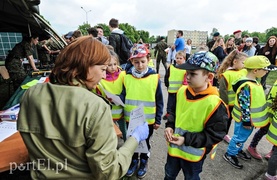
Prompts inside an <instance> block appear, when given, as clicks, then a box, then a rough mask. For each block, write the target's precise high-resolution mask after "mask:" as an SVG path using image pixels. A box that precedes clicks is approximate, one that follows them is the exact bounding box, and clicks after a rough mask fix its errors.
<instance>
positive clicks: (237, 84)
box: [232, 79, 256, 92]
mask: <svg viewBox="0 0 277 180" xmlns="http://www.w3.org/2000/svg"><path fill="white" fill-rule="evenodd" d="M247 81H251V82H254V83H256V81H254V80H251V79H239V80H238V81H236V82H234V83H233V85H232V88H233V91H234V92H237V90H238V88H239V87H240V86H241V85H242V84H243V83H245V82H247Z"/></svg>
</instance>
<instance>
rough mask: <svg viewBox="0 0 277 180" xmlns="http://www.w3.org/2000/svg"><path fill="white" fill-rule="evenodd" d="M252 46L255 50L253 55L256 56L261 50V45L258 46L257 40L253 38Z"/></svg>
mask: <svg viewBox="0 0 277 180" xmlns="http://www.w3.org/2000/svg"><path fill="white" fill-rule="evenodd" d="M253 46H254V47H255V48H256V51H255V55H257V54H258V53H259V51H260V49H261V45H260V44H259V38H258V37H256V36H255V37H253Z"/></svg>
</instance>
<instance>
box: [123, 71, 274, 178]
mask: <svg viewBox="0 0 277 180" xmlns="http://www.w3.org/2000/svg"><path fill="white" fill-rule="evenodd" d="M164 72H165V71H164V68H163V67H162V66H160V75H161V81H162V82H163V77H164ZM163 93H164V102H165V104H166V102H167V92H166V87H165V86H164V84H163ZM199 111H200V112H201V109H199ZM164 112H165V111H164ZM164 123H165V121H163V122H162V125H161V127H160V128H159V129H158V130H157V131H155V132H154V134H153V138H152V140H151V144H152V150H151V157H150V160H149V170H148V174H147V175H146V177H145V178H144V179H145V180H161V179H163V178H164V165H165V162H166V156H167V146H166V141H165V139H164V137H163V135H164V133H163V132H164V129H165V128H164V127H165V126H164ZM256 131H257V129H255V130H254V131H253V133H252V134H251V137H250V138H249V139H248V141H247V142H246V143H245V146H244V149H245V148H247V147H248V145H249V144H250V141H251V140H252V137H253V135H254V133H255V132H256ZM232 134H233V124H232V126H231V128H230V131H229V135H230V136H232ZM271 147H272V146H271V144H270V143H269V142H268V141H267V140H266V139H265V138H263V139H262V140H261V142H260V143H259V145H258V147H257V149H258V151H259V152H260V153H261V154H262V155H265V154H267V153H268V152H269V151H270V150H271ZM226 149H227V144H226V143H225V142H223V141H222V142H221V143H220V144H219V147H218V150H217V154H216V157H215V159H214V160H211V159H210V158H209V157H207V158H206V161H205V163H204V167H203V172H202V173H201V175H200V176H201V179H203V180H223V179H224V180H261V179H263V176H264V173H265V172H266V169H267V161H266V160H265V159H264V160H262V161H259V160H256V159H253V158H252V160H251V161H243V160H240V162H241V163H242V164H243V166H244V167H243V169H236V168H234V167H232V166H231V165H229V164H228V163H227V162H226V161H225V160H224V159H223V158H222V156H223V154H224V153H225V152H226ZM126 179H131V180H134V179H137V178H136V177H135V176H134V177H132V178H126ZM182 179H184V176H183V174H182V172H180V173H179V176H178V178H177V180H182Z"/></svg>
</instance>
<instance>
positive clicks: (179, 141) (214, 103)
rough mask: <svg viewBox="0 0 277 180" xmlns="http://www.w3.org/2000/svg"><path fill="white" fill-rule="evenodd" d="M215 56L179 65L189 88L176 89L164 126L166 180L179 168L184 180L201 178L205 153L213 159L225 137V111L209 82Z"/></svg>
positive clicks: (199, 54)
mask: <svg viewBox="0 0 277 180" xmlns="http://www.w3.org/2000/svg"><path fill="white" fill-rule="evenodd" d="M214 57H215V56H214V55H212V53H211V52H207V51H200V52H197V53H195V54H193V55H192V56H191V57H190V58H189V59H188V60H187V61H186V63H185V64H184V65H183V66H182V67H183V68H184V69H185V70H186V74H187V75H186V79H187V83H188V86H185V85H183V86H181V87H180V88H179V90H178V92H177V94H176V100H175V101H176V103H174V105H173V108H172V109H173V110H174V111H172V112H171V113H170V114H169V116H168V120H167V123H166V129H165V139H166V141H167V142H168V145H169V146H168V155H167V162H166V165H165V178H164V179H166V180H169V179H176V177H177V175H178V173H179V171H180V170H181V169H182V171H183V173H184V176H185V179H195V180H198V179H200V177H199V174H200V173H201V172H202V167H203V163H204V160H205V158H206V156H207V154H208V153H210V155H211V158H214V156H215V153H216V148H217V144H218V143H219V142H220V141H222V139H223V137H224V136H225V135H226V132H227V120H228V115H229V114H228V109H227V106H226V105H225V103H224V102H223V101H222V100H221V99H220V98H219V94H218V90H217V88H216V87H213V86H212V85H211V83H210V81H211V80H212V79H213V78H214V74H215V72H216V69H217V63H216V61H215V60H214V59H213V58H214Z"/></svg>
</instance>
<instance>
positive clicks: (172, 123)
mask: <svg viewBox="0 0 277 180" xmlns="http://www.w3.org/2000/svg"><path fill="white" fill-rule="evenodd" d="M172 101H173V102H172V107H171V111H172V112H170V113H169V116H168V117H167V122H166V123H165V128H167V127H170V128H172V129H173V130H175V117H176V115H175V112H176V96H174V99H173V100H172Z"/></svg>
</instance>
